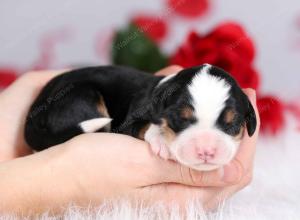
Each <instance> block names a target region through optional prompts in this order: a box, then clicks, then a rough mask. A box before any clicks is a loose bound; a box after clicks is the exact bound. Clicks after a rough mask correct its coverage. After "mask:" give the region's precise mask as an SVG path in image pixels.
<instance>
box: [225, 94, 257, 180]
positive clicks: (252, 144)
mask: <svg viewBox="0 0 300 220" xmlns="http://www.w3.org/2000/svg"><path fill="white" fill-rule="evenodd" d="M243 91H244V92H245V94H246V95H247V96H248V98H249V100H250V102H251V104H252V106H253V108H254V110H255V114H256V119H257V127H256V131H255V133H254V135H253V136H252V137H249V135H248V133H247V131H245V132H244V137H243V140H242V142H241V144H240V147H239V150H238V152H237V154H236V156H235V158H234V159H233V160H232V161H231V162H230V164H229V165H227V166H225V167H224V179H225V180H226V181H229V182H235V183H238V182H240V181H241V179H243V178H244V177H245V176H249V177H250V178H251V177H252V168H253V161H254V156H255V151H256V142H257V138H258V133H259V127H260V119H259V114H258V110H257V106H256V94H255V91H254V90H253V89H245V90H243Z"/></svg>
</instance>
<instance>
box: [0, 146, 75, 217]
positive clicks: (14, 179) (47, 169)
mask: <svg viewBox="0 0 300 220" xmlns="http://www.w3.org/2000/svg"><path fill="white" fill-rule="evenodd" d="M66 155H67V151H66V149H65V148H64V146H63V145H61V146H56V147H53V148H51V149H48V150H45V151H43V152H39V153H37V154H33V155H30V156H27V157H23V158H18V159H15V160H11V161H7V162H3V163H0V176H1V179H0V194H1V201H0V213H1V212H6V213H7V212H14V213H22V214H25V215H26V214H28V215H30V214H37V213H41V212H45V211H51V212H60V211H62V210H61V209H62V208H66V207H67V206H68V205H69V203H70V202H75V203H76V202H77V199H78V194H77V191H76V190H77V186H76V184H75V183H74V182H73V181H72V180H73V176H72V172H70V170H72V169H71V166H72V164H71V163H72V161H68V160H67V159H68V158H66Z"/></svg>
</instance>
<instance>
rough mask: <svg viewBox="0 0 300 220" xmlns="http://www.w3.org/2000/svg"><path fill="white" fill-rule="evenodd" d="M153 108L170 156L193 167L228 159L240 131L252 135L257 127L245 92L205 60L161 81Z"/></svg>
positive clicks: (209, 167)
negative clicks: (199, 64) (200, 64)
mask: <svg viewBox="0 0 300 220" xmlns="http://www.w3.org/2000/svg"><path fill="white" fill-rule="evenodd" d="M152 111H153V112H152V114H153V118H154V119H155V120H154V124H156V125H155V126H156V129H158V130H159V131H157V132H156V134H157V135H160V138H162V139H163V140H164V142H165V143H166V145H167V148H168V151H169V152H170V154H171V158H173V159H175V160H177V161H178V162H180V163H182V164H184V165H186V166H189V167H192V168H194V169H197V170H212V169H216V168H218V167H220V166H223V165H225V164H227V163H228V162H230V160H231V159H232V158H233V157H234V156H235V153H236V152H237V149H238V146H239V144H240V141H241V139H242V136H243V132H244V130H245V129H247V132H248V134H249V136H252V135H253V133H254V132H255V129H256V116H255V112H254V109H253V107H252V105H251V103H250V102H249V100H248V98H247V96H246V95H245V94H244V93H243V91H242V90H241V89H240V88H239V86H238V85H237V83H236V82H235V80H234V79H233V78H232V77H231V76H230V75H229V74H228V73H226V72H225V71H224V70H222V69H220V68H217V67H214V66H211V65H209V64H205V65H202V66H199V67H194V68H190V69H185V70H182V71H181V72H179V73H178V74H176V75H171V76H169V77H166V78H164V79H163V80H161V81H160V83H159V84H158V85H157V86H156V88H155V90H154V93H153V106H152ZM154 133H155V132H154Z"/></svg>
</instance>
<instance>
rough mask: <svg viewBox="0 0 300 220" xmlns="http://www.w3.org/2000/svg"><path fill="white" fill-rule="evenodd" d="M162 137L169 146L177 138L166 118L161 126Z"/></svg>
mask: <svg viewBox="0 0 300 220" xmlns="http://www.w3.org/2000/svg"><path fill="white" fill-rule="evenodd" d="M160 128H161V132H162V135H163V136H164V137H165V140H166V142H167V144H170V143H171V142H173V141H174V139H175V138H176V134H175V132H174V131H173V130H172V129H171V128H170V127H169V125H168V122H167V120H166V119H165V118H163V119H162V124H161V126H160Z"/></svg>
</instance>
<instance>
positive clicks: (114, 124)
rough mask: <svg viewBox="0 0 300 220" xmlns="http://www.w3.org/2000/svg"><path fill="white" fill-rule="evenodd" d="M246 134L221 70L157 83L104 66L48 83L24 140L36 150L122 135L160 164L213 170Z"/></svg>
mask: <svg viewBox="0 0 300 220" xmlns="http://www.w3.org/2000/svg"><path fill="white" fill-rule="evenodd" d="M245 128H246V129H247V131H248V134H249V135H250V136H251V135H253V133H254V131H255V129H256V117H255V112H254V109H253V107H252V105H251V103H250V102H249V100H248V98H247V96H246V95H245V94H244V93H243V92H242V90H241V89H240V87H239V86H238V85H237V83H236V82H235V80H234V79H233V78H232V77H231V76H230V75H229V74H228V73H226V72H225V71H224V70H222V69H220V68H217V67H215V66H211V65H209V64H205V65H202V66H197V67H193V68H188V69H184V70H182V71H180V72H179V73H177V74H173V75H169V76H167V77H160V76H153V75H151V74H149V73H144V72H141V71H138V70H135V69H131V68H127V67H118V66H103V67H90V68H84V69H79V70H73V71H70V72H67V73H64V74H62V75H59V76H57V77H56V78H54V79H53V80H51V81H50V82H49V83H48V84H47V85H46V86H45V88H44V89H43V90H42V92H41V93H40V95H39V96H38V98H37V99H36V100H35V102H34V103H33V105H32V107H31V109H30V111H29V114H28V117H27V122H26V125H25V138H26V141H27V143H28V144H29V145H30V146H31V147H32V148H33V149H34V150H37V151H39V150H43V149H46V148H48V147H51V146H53V145H56V144H59V143H62V142H64V141H66V140H68V139H70V138H72V137H74V136H76V135H79V134H81V133H87V132H115V133H123V134H128V135H131V136H133V137H137V138H140V139H144V140H145V141H147V142H148V143H149V144H150V146H151V149H152V150H153V152H154V153H155V154H157V155H159V156H161V157H163V158H165V159H173V160H176V161H178V162H179V163H182V164H184V165H186V166H189V167H191V168H194V169H197V170H212V169H216V168H218V167H220V166H223V165H225V164H227V163H228V162H229V161H230V160H231V159H232V158H233V157H234V156H235V153H236V151H237V149H238V146H239V144H240V141H241V138H242V136H243V132H244V129H245ZM100 141H101V140H100Z"/></svg>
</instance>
